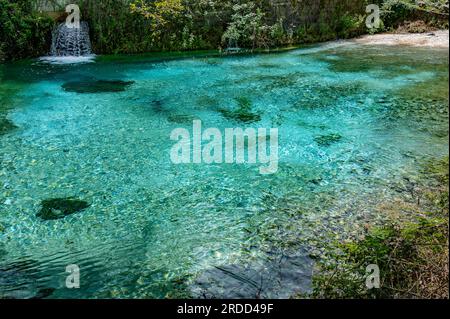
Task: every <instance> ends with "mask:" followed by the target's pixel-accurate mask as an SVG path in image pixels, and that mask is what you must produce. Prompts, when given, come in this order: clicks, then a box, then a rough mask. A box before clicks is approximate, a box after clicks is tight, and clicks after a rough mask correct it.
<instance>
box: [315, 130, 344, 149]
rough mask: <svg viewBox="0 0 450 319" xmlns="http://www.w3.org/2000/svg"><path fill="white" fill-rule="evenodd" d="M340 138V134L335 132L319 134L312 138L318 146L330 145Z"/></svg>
mask: <svg viewBox="0 0 450 319" xmlns="http://www.w3.org/2000/svg"><path fill="white" fill-rule="evenodd" d="M340 140H342V136H341V135H340V134H337V133H333V134H327V135H319V136H316V137H315V138H314V141H315V142H316V143H317V144H319V145H320V146H331V145H332V144H334V143H337V142H339V141H340Z"/></svg>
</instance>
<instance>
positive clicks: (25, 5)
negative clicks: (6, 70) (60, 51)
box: [0, 0, 53, 62]
mask: <svg viewBox="0 0 450 319" xmlns="http://www.w3.org/2000/svg"><path fill="white" fill-rule="evenodd" d="M52 28H53V21H52V20H51V19H49V18H46V17H42V16H40V15H38V14H35V13H32V1H29V0H22V1H11V0H0V62H2V61H5V60H15V59H20V58H26V57H35V56H39V55H43V54H46V53H47V52H48V51H49V49H50V39H51V30H52Z"/></svg>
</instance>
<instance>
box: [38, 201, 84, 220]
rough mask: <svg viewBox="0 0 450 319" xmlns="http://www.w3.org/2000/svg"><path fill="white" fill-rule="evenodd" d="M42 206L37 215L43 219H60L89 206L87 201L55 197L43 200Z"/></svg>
mask: <svg viewBox="0 0 450 319" xmlns="http://www.w3.org/2000/svg"><path fill="white" fill-rule="evenodd" d="M41 205H42V208H41V210H40V211H39V213H37V215H36V216H37V217H40V218H42V219H44V220H55V219H61V218H64V217H66V216H68V215H72V214H75V213H78V212H80V211H82V210H84V209H86V208H88V207H89V206H90V204H89V203H87V202H85V201H82V200H77V199H73V198H55V199H47V200H43V201H42V203H41Z"/></svg>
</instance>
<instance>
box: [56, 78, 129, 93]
mask: <svg viewBox="0 0 450 319" xmlns="http://www.w3.org/2000/svg"><path fill="white" fill-rule="evenodd" d="M133 83H134V82H133V81H120V80H117V81H105V80H97V81H90V80H87V81H74V82H67V83H64V84H63V85H62V88H63V89H64V91H67V92H76V93H105V92H122V91H125V90H126V89H127V88H128V87H129V86H130V85H131V84H133Z"/></svg>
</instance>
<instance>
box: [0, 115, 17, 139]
mask: <svg viewBox="0 0 450 319" xmlns="http://www.w3.org/2000/svg"><path fill="white" fill-rule="evenodd" d="M16 128H17V126H16V125H14V124H13V123H12V122H11V121H10V120H7V119H2V118H0V135H3V134H6V133H8V132H10V131H12V130H14V129H16Z"/></svg>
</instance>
